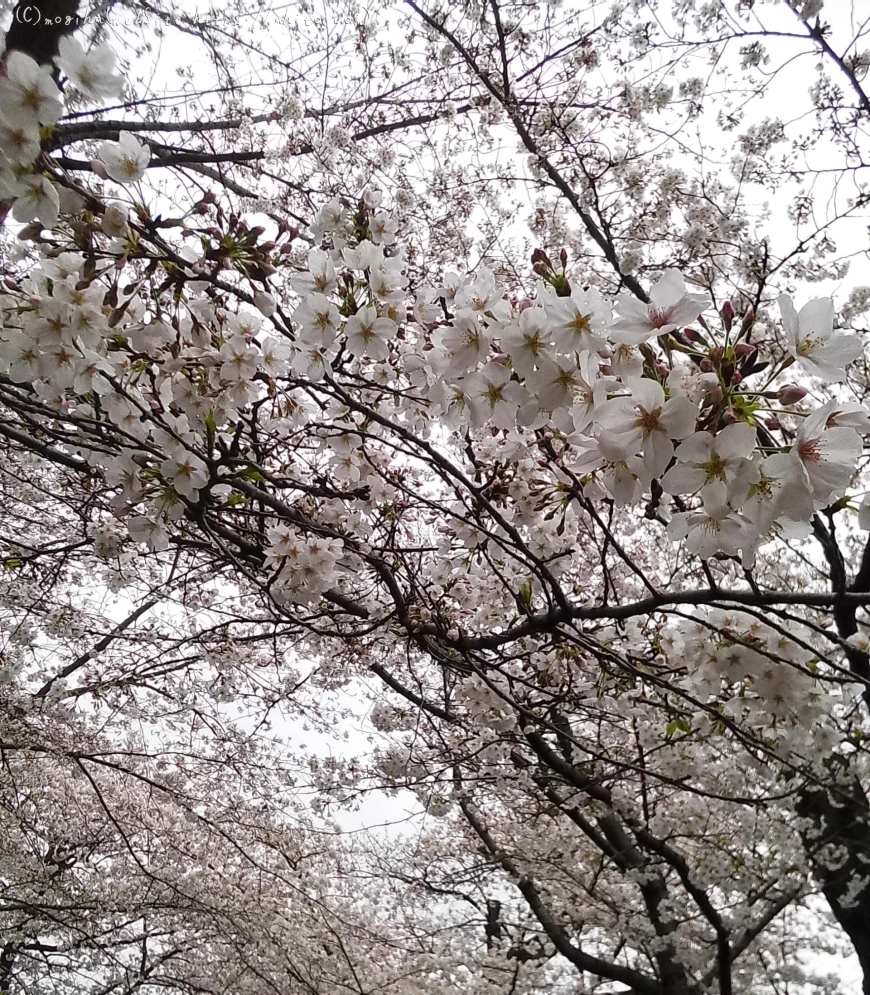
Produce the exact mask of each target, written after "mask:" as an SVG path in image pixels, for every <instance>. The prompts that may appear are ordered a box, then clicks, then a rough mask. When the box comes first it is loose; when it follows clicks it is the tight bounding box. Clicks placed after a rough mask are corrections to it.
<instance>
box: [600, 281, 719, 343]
mask: <svg viewBox="0 0 870 995" xmlns="http://www.w3.org/2000/svg"><path fill="white" fill-rule="evenodd" d="M709 303H710V300H709V297H708V296H707V295H706V294H690V293H689V292H688V291H687V290H686V284H685V282H684V280H683V277H682V276H681V274H680V272H679V270H675V269H669V270H665V272H664V274H663V275H662V277H661V279H660V280H659V281H658V283H657V284H656V285H655V286H654V287H653V288H652V290H651V291H650V303H649V304H644V303H643V301H639V300H638V299H637V298H636V297H634V296H633V295H632V294H629V293H628V292H624V293H621V294H620V295H619V296H618V297H617V299H616V311H617V314H618V315H619V318H618V319H617V320H616V321H615V322H614V324H613V326H612V328H611V330H610V336H611V338H612V339H613V341H614V342H625V343H628V344H629V345H639V344H640V343H641V342H645V341H646V340H647V339H648V338H650V337H651V336H653V335H665V334H667V333H668V332H673V331H675V330H676V329H678V328H681V327H682V326H683V325H688V324H690V323H691V322H693V321H695V320H696V318H697V317H698V315H699V314H701V312H702V311H703V310H704V309H705V308H706V307H708V305H709Z"/></svg>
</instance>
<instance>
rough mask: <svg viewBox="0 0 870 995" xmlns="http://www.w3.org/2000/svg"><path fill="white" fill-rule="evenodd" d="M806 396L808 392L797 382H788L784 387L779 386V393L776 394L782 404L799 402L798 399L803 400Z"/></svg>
mask: <svg viewBox="0 0 870 995" xmlns="http://www.w3.org/2000/svg"><path fill="white" fill-rule="evenodd" d="M806 396H807V392H806V389H805V388H804V387H798V385H797V384H794V383H788V384H786V385H785V386H784V387H780V388H779V393H778V394H777V395H776V399H777V400H778V401H779V403H780V404H797V403H798V401H802V400H803V399H804V398H805V397H806Z"/></svg>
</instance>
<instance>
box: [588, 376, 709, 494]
mask: <svg viewBox="0 0 870 995" xmlns="http://www.w3.org/2000/svg"><path fill="white" fill-rule="evenodd" d="M626 386H627V387H628V389H629V390H630V391H631V394H630V395H629V396H623V397H617V398H614V399H613V400H611V401H607V402H606V403H605V404H602V405H601V413H600V415H599V417H598V419H597V424H598V426H599V431H598V442H599V445H600V446H601V452H602V453H603V454H604V456H605V457H606V458H607V459H609V460H615V461H620V460H624V459H625V458H626V457H628V456H634V455H635V454H637V453H642V455H643V465H644V468H645V471H646V474H647V477H648V478H649V479H650V480H651V479H652V478H654V477H658V476H661V474H662V473H664V471H665V470H666V469H667V466H668V463H670V461H671V459H672V458H673V455H674V440H675V439H685V438H687V437H688V436H689V435H691V434H692V432H693V431H694V430H695V421H696V418H697V413H698V409H697V406H696V405H694V404H692V402H691V401H689V400H687V399H686V398H685V397H672V398H670V399H668V400H666V399H665V392H664V391H663V390H662V388H661V385H660V384H657V383H655V382H654V381H652V380H642V379H639V378H635V379H629V380H628V382H627V384H626Z"/></svg>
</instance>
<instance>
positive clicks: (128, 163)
mask: <svg viewBox="0 0 870 995" xmlns="http://www.w3.org/2000/svg"><path fill="white" fill-rule="evenodd" d="M98 156H99V160H100V162H101V163H102V164H103V167H104V168H105V170H106V173H107V174H108V175H109V176H110V177H111V178H112V179H113V180H115V181H116V182H117V183H135V182H136V181H137V180H141V179H142V177H143V176H144V175H145V170H146V169H147V168H148V163H149V162H151V150H150V149H149V148H148V146H147V145H145V144H143V143H142V142H140V141H139V139H138V138H136V137H135V136H134V135H131V134H130V132H129V131H122V132H121V133H120V134H119V135H118V141H117V142H103V144H102V145H101V146H100V149H99V153H98Z"/></svg>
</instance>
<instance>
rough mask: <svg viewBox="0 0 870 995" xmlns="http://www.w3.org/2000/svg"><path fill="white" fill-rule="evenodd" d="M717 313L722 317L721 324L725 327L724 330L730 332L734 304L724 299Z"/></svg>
mask: <svg viewBox="0 0 870 995" xmlns="http://www.w3.org/2000/svg"><path fill="white" fill-rule="evenodd" d="M719 315H720V317H721V318H722V324H723V325H724V327H725V331H726V332H730V331H731V323H732V322H733V321H734V305H733V304H732V303H731V301H725V303H724V304H723V305H722V309H721V310H720V311H719Z"/></svg>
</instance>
